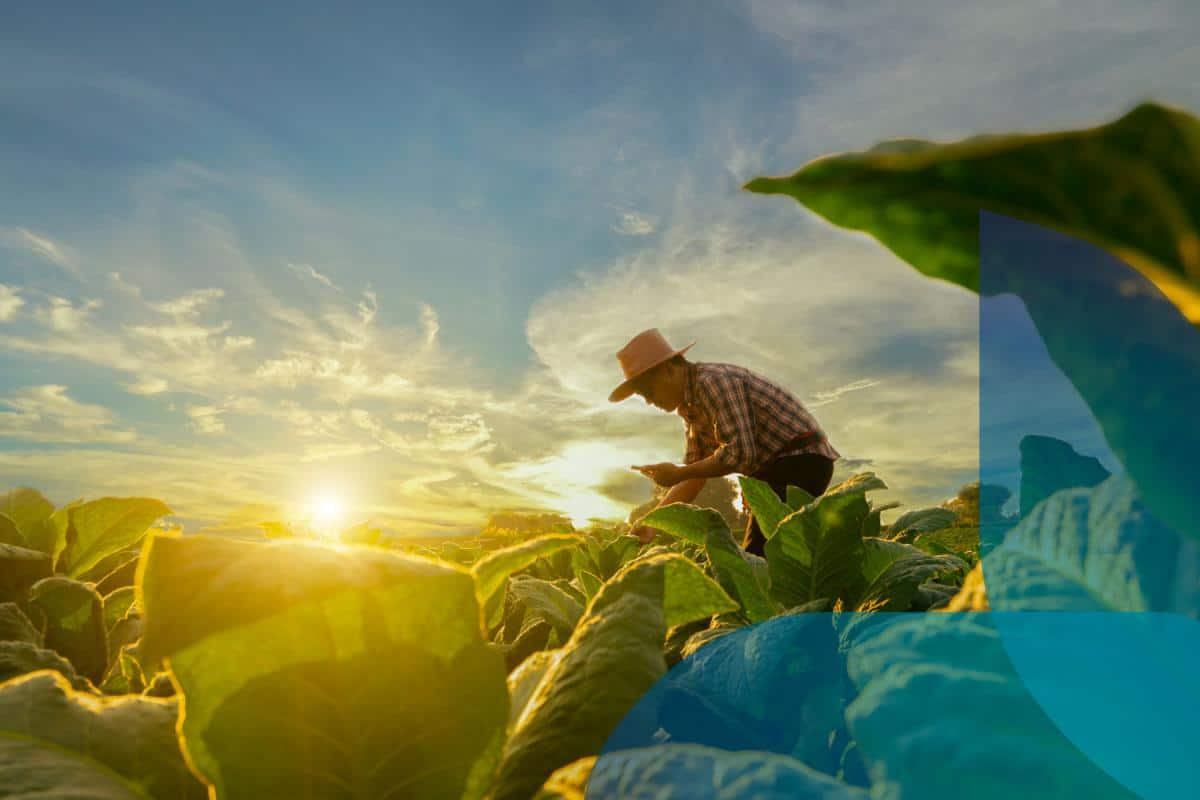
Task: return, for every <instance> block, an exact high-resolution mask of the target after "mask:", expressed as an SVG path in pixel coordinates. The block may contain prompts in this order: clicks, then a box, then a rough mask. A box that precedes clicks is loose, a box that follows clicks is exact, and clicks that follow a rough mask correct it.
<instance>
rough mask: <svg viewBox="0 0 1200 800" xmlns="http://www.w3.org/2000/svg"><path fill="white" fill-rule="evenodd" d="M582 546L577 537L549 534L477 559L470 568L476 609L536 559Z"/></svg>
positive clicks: (581, 541)
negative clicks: (510, 577)
mask: <svg viewBox="0 0 1200 800" xmlns="http://www.w3.org/2000/svg"><path fill="white" fill-rule="evenodd" d="M582 543H583V540H582V538H581V537H579V536H574V535H569V534H551V535H548V536H539V537H537V538H536V539H530V540H528V541H525V542H522V543H521V544H519V545H515V546H513V547H506V548H504V549H502V550H495V551H493V552H491V553H489V554H488V555H486V556H484V557H483V558H481V559H479V560H478V561H476V562H475V565H474V566H473V567H472V568H471V571H472V572H473V573H474V574H475V583H476V586H477V594H478V597H479V606H480V607H481V608H482V607H484V606H486V605H487V603H488V601H489V600H490V599H491V598H492V596H493V595H495V594H496V593H497V592H499V591H500V589H502V588H503V587H504V584H505V582H506V581H507V580H508V578H509V576H510V575H512V574H513V573H515V572H520V571H521V570H523V569H525V568H526V567H528V566H529V565H530V564H532V563H533V562H535V561H537V560H538V559H539V558H543V557H545V556H548V555H551V554H553V553H557V552H558V551H559V550H563V549H565V548H567V547H572V546H579V545H581V544H582ZM493 624H494V623H493Z"/></svg>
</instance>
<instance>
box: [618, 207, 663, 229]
mask: <svg viewBox="0 0 1200 800" xmlns="http://www.w3.org/2000/svg"><path fill="white" fill-rule="evenodd" d="M655 225H656V222H655V220H654V218H653V217H651V216H649V215H647V214H643V213H641V212H639V211H634V210H633V209H629V208H618V209H617V224H616V225H613V230H614V231H616V232H617V233H619V234H621V235H622V236H649V235H650V234H652V233H654V231H655V230H656V227H655Z"/></svg>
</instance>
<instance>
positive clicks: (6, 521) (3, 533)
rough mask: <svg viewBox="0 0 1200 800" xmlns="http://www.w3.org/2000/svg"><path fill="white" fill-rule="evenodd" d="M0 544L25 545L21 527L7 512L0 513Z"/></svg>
mask: <svg viewBox="0 0 1200 800" xmlns="http://www.w3.org/2000/svg"><path fill="white" fill-rule="evenodd" d="M0 544H11V545H12V546H13V547H25V546H26V544H25V537H24V536H23V535H22V534H21V529H20V528H18V527H17V523H15V522H13V521H12V518H11V517H9V516H8V515H7V514H0Z"/></svg>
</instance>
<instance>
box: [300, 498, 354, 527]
mask: <svg viewBox="0 0 1200 800" xmlns="http://www.w3.org/2000/svg"><path fill="white" fill-rule="evenodd" d="M308 513H309V516H310V518H311V519H312V524H313V527H315V528H316V529H317V530H318V532H320V533H325V534H327V533H333V532H335V531H336V529H337V528H338V526H339V525H341V524H342V523H343V522H344V520H345V516H346V509H345V506H344V504H343V503H342V500H341V498H339V497H337V496H335V495H332V494H322V495H318V496H317V497H315V498H313V500H312V502H310V503H309V507H308Z"/></svg>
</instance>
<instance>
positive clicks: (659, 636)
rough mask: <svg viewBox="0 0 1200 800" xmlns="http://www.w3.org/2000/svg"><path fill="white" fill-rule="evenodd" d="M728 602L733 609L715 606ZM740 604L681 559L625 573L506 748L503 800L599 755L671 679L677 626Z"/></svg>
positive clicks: (600, 599)
mask: <svg viewBox="0 0 1200 800" xmlns="http://www.w3.org/2000/svg"><path fill="white" fill-rule="evenodd" d="M720 598H724V602H715V601H718V600H719V599H720ZM730 605H732V601H731V600H730V599H729V598H728V597H726V596H725V595H724V593H723V592H721V590H720V587H718V586H717V585H716V584H715V583H713V582H712V580H711V579H709V578H708V577H707V576H706V575H704V573H703V572H701V571H700V569H699V568H698V567H696V565H695V564H693V563H692V562H690V561H688V560H687V559H686V558H684V557H682V556H679V555H675V554H663V555H657V556H652V557H649V558H641V559H638V560H637V561H634V562H631V563H630V564H628V565H626V566H625V567H624V568H622V570H621V571H620V572H618V573H617V574H616V575H615V576H613V578H612V579H611V580H610V581H609V582H608V583H606V584H605V585H604V587H603V588H602V589H601V590H600V592H599V593H598V594H597V595H596V596H595V597H594V598H593V599H592V601H591V603H590V604H589V605H588V608H587V611H586V613H585V615H584V617H583V619H582V620H581V621H580V623H579V625H578V626H576V628H575V632H574V633H573V634H572V635H571V639H570V641H568V642H567V643H566V645H565V646H564V647H563V648H562V654H561V657H560V658H558V659H557V660H556V661H555V662H554V663H553V664H552V665H550V667H549V668H548V669H547V670H546V671H545V673H544V674H543V676H542V679H541V681H540V682H539V683H538V685H537V688H536V689H534V691H533V693H532V695H531V696H530V699H529V701H528V703H527V704H526V707H525V711H524V713H523V714H522V715H521V716H520V718H519V719H518V720H517V721H516V725H515V727H514V729H513V732H512V735H511V736H510V737H509V740H508V743H507V744H506V745H505V748H504V758H503V761H502V763H501V767H500V772H499V776H498V778H497V781H496V785H495V787H494V789H493V793H492V795H491V796H492V797H493V798H495V800H516V798H520V800H526V798H528V797H530V796H531V795H533V794H534V793H535V792H536V791H537V789H538V787H540V786H541V785H542V783H543V781H545V780H546V779H547V778H548V777H549V776H550V774H551V773H552V772H554V771H555V770H556V769H558V768H560V767H563V766H565V765H567V764H569V763H571V762H573V761H575V760H576V759H579V758H583V757H585V756H588V755H592V754H595V753H597V752H599V751H600V747H601V746H602V745H603V744H604V741H605V739H606V738H607V737H608V735H609V733H611V732H612V730H613V728H615V727H616V725H617V723H618V722H619V721H620V720H621V718H622V716H624V714H625V712H626V711H628V710H629V709H630V708H631V707H632V706H633V704H634V703H635V702H636V701H637V699H638V697H640V696H641V695H642V693H643V692H645V691H646V690H647V689H649V688H650V687H651V686H652V685H653V684H654V682H655V681H656V680H658V678H659V677H660V676H661V675H662V674H663V672H665V671H666V663H665V662H664V660H663V654H662V645H663V638H664V637H665V635H666V632H667V628H668V626H669V625H676V624H682V623H684V622H688V621H691V620H693V619H699V618H702V617H706V616H710V615H712V614H715V613H719V611H720V610H721V609H722V608H728V607H729V606H730Z"/></svg>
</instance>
